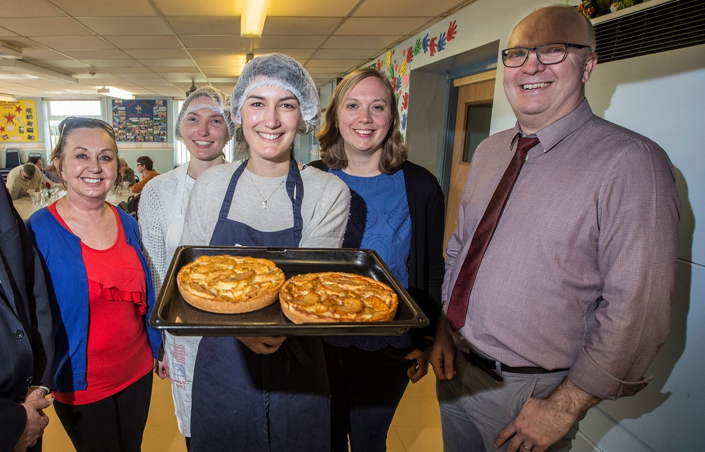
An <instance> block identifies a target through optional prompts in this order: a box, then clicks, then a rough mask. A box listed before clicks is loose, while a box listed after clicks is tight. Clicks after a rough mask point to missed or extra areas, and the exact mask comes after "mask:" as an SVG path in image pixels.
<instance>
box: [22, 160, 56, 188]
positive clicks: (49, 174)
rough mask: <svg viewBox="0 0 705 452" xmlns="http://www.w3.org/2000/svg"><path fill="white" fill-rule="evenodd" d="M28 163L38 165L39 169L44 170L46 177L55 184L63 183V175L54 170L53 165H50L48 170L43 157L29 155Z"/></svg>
mask: <svg viewBox="0 0 705 452" xmlns="http://www.w3.org/2000/svg"><path fill="white" fill-rule="evenodd" d="M27 163H31V164H32V165H34V166H36V167H37V169H39V171H41V172H42V174H43V175H44V178H45V179H46V180H47V181H49V182H51V183H54V184H59V183H61V176H59V174H58V173H57V172H56V171H54V170H52V168H53V165H50V166H49V168H47V169H46V170H45V169H44V168H43V166H42V159H41V158H40V157H29V158H28V159H27Z"/></svg>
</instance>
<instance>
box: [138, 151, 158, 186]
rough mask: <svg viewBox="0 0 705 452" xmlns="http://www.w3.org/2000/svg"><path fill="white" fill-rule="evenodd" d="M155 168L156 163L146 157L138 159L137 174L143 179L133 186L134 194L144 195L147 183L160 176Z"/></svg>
mask: <svg viewBox="0 0 705 452" xmlns="http://www.w3.org/2000/svg"><path fill="white" fill-rule="evenodd" d="M153 167H154V162H153V161H152V159H151V158H149V157H147V156H146V155H143V156H141V157H138V158H137V172H138V173H140V175H141V176H142V179H141V180H140V181H139V182H137V183H136V184H135V185H133V186H132V193H142V189H143V188H144V186H145V185H147V182H149V181H150V180H152V179H154V178H155V177H157V176H159V173H158V172H156V171H155V170H154V168H153Z"/></svg>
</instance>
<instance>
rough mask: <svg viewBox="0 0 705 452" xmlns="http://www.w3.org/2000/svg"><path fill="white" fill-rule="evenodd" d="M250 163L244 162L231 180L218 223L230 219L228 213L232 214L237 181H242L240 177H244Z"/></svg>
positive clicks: (221, 206)
mask: <svg viewBox="0 0 705 452" xmlns="http://www.w3.org/2000/svg"><path fill="white" fill-rule="evenodd" d="M248 161H249V159H247V160H244V161H243V162H242V163H241V164H240V166H239V167H238V168H237V169H236V170H235V172H234V173H233V175H232V177H231V178H230V184H228V190H227V191H226V192H225V197H224V198H223V204H221V205H220V213H219V214H218V221H220V220H227V219H228V213H229V212H230V206H231V205H232V203H233V195H234V194H235V187H237V181H238V180H239V179H240V176H242V173H243V171H245V167H246V166H247V162H248ZM216 224H217V223H216Z"/></svg>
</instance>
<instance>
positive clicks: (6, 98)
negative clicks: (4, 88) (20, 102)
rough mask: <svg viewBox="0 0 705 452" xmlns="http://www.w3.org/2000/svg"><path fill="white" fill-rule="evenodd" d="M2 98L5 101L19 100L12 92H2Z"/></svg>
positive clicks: (0, 97) (0, 95)
mask: <svg viewBox="0 0 705 452" xmlns="http://www.w3.org/2000/svg"><path fill="white" fill-rule="evenodd" d="M0 100H3V101H5V102H17V98H16V97H15V96H13V95H12V94H2V93H0Z"/></svg>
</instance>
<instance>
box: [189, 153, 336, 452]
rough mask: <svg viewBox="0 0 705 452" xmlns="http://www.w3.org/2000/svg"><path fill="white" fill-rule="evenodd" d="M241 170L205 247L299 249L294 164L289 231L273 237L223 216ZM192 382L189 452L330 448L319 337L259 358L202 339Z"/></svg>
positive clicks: (294, 167) (299, 190)
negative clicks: (207, 245) (235, 245)
mask: <svg viewBox="0 0 705 452" xmlns="http://www.w3.org/2000/svg"><path fill="white" fill-rule="evenodd" d="M246 165H247V161H245V162H243V163H242V164H241V165H240V167H239V168H238V169H237V170H236V171H235V173H234V174H233V176H232V178H231V179H230V185H229V186H228V190H227V192H226V194H225V199H224V200H223V205H222V206H221V209H220V214H219V216H218V222H217V224H216V226H215V230H214V231H213V236H212V238H211V242H210V244H211V245H234V244H239V245H242V246H281V247H298V246H299V242H300V240H301V231H302V229H303V220H302V218H301V200H302V199H303V194H304V187H303V181H302V180H301V174H300V172H299V167H298V164H297V163H296V162H295V161H293V160H292V162H291V167H290V169H289V175H288V176H287V180H286V190H287V192H288V194H289V198H290V199H291V200H292V206H293V210H294V227H293V228H289V229H284V230H281V231H275V232H261V231H257V230H255V229H253V228H252V227H250V226H248V225H246V224H243V223H240V222H238V221H234V220H229V219H228V213H229V212H230V205H231V204H232V199H233V194H234V193H235V187H236V186H237V182H238V180H239V179H240V176H241V175H242V173H243V171H244V169H245V166H246ZM193 380H194V385H193V394H192V399H193V402H192V408H191V450H192V452H217V451H248V452H250V451H252V452H258V451H263V452H264V451H267V452H269V451H275V452H285V451H292V452H295V451H296V452H299V451H307V452H314V451H321V452H328V451H329V450H330V414H329V405H330V398H329V388H328V378H327V375H326V367H325V361H324V356H323V346H322V343H321V340H320V339H319V338H312V337H298V338H288V339H287V340H286V341H285V342H284V344H282V346H281V347H280V348H279V350H277V351H276V352H275V353H272V354H271V355H258V354H256V353H254V352H252V351H251V350H250V349H249V348H247V347H246V346H245V345H243V344H242V343H241V342H240V341H238V340H237V339H235V338H234V337H204V338H203V339H202V340H201V343H200V345H199V347H198V354H197V357H196V365H195V370H194V378H193Z"/></svg>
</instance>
